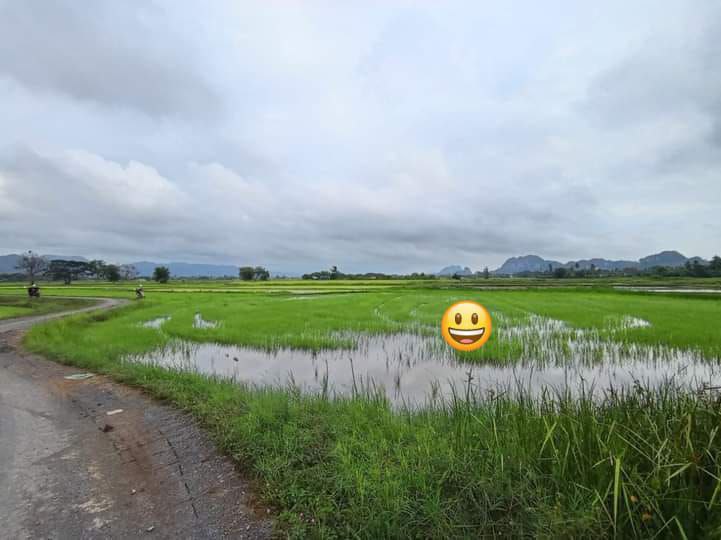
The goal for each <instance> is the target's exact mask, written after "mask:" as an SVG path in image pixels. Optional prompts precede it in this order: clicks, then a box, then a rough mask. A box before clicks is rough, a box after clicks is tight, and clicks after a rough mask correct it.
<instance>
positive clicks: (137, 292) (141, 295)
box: [135, 285, 145, 300]
mask: <svg viewBox="0 0 721 540" xmlns="http://www.w3.org/2000/svg"><path fill="white" fill-rule="evenodd" d="M135 298H137V299H138V300H142V299H143V298H145V292H144V291H143V286H142V285H139V286H138V287H137V288H136V289H135Z"/></svg>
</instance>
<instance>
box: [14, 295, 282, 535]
mask: <svg viewBox="0 0 721 540" xmlns="http://www.w3.org/2000/svg"><path fill="white" fill-rule="evenodd" d="M119 303H120V302H119V301H116V300H103V301H102V302H101V304H100V306H98V307H101V308H106V309H107V308H112V307H114V306H116V305H118V304H119ZM82 311H86V310H82ZM57 316H58V315H57V314H54V315H47V316H43V317H36V318H28V319H25V320H22V321H21V320H14V321H5V322H0V524H2V530H1V531H0V537H2V538H9V539H15V538H52V539H79V538H138V537H140V538H268V537H270V536H271V532H272V524H271V521H270V519H269V516H268V515H267V514H266V511H262V510H258V509H257V508H254V507H253V504H252V500H251V498H250V495H249V487H248V485H247V483H246V482H245V481H244V480H243V479H242V478H241V476H240V475H239V474H238V472H237V471H236V469H235V467H234V466H233V464H232V463H231V462H230V461H229V460H228V459H226V458H224V457H222V456H221V455H219V453H218V452H217V450H216V448H215V447H214V445H213V444H212V442H211V441H210V440H209V438H208V437H207V435H205V434H204V433H203V431H202V430H201V429H199V427H198V426H197V425H196V424H195V423H194V421H193V420H192V419H191V418H190V417H188V416H187V415H186V414H184V413H181V412H178V411H176V410H174V409H173V408H171V407H168V406H166V405H163V404H161V403H159V402H157V401H154V400H153V399H151V398H148V397H147V396H145V395H144V394H143V393H142V392H139V391H137V390H134V389H131V388H127V387H124V386H122V385H118V384H116V383H113V382H112V381H110V380H108V379H106V378H104V377H101V376H93V377H91V378H89V379H86V380H68V379H66V378H65V377H66V376H68V375H72V374H76V373H78V370H77V369H73V368H69V367H65V366H61V365H59V364H56V363H53V362H49V361H47V360H44V359H42V358H39V357H37V356H34V355H30V354H27V353H25V352H23V351H22V350H21V348H20V345H19V343H20V339H21V337H22V333H23V331H24V330H25V329H27V328H28V327H29V326H30V325H32V324H34V323H36V322H38V321H40V320H47V319H50V318H55V317H57ZM119 409H122V412H120V413H116V414H111V415H108V413H110V412H113V411H117V410H119Z"/></svg>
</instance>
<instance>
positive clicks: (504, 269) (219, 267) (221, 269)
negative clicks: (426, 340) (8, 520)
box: [0, 251, 707, 278]
mask: <svg viewBox="0 0 721 540" xmlns="http://www.w3.org/2000/svg"><path fill="white" fill-rule="evenodd" d="M44 257H45V258H46V259H48V260H53V259H65V260H72V261H87V260H88V259H86V258H85V257H80V256H77V255H70V256H68V255H44ZM19 260H20V255H17V254H10V255H0V274H12V273H15V272H17V271H18V270H16V267H17V264H18V262H19ZM687 261H690V262H693V261H699V262H700V263H702V264H706V263H707V261H706V260H704V259H702V258H701V257H690V258H687V257H685V256H684V255H682V254H681V253H679V252H678V251H662V252H660V253H655V254H653V255H649V256H647V257H642V258H641V259H639V260H637V261H627V260H618V261H616V260H609V259H601V258H596V259H581V260H578V261H568V262H566V263H562V262H559V261H554V260H548V259H544V258H542V257H539V256H538V255H524V256H521V257H511V258H510V259H508V260H506V262H504V263H503V264H502V265H501V266H500V267H499V268H498V269H496V270H494V271H493V272H492V273H494V274H497V275H508V274H522V273H524V272H547V271H548V269H549V266H550V268H551V270H555V269H556V268H568V269H582V270H588V269H590V268H591V267H593V268H596V269H598V270H607V271H608V270H611V271H612V270H624V269H626V268H638V269H641V270H646V269H648V268H653V267H654V266H666V267H671V268H674V267H679V266H683V265H685V264H686V262H687ZM130 264H132V265H133V266H135V269H136V270H137V271H138V275H140V276H150V275H152V273H153V270H154V269H155V267H156V266H167V267H168V268H169V269H170V275H171V276H172V277H177V278H194V277H210V278H222V277H237V276H238V267H237V266H233V265H227V264H197V263H186V262H171V263H156V262H151V261H139V262H135V263H130ZM455 274H457V275H459V276H470V275H473V271H472V270H471V269H470V268H469V267H467V266H461V265H450V266H446V267H445V268H443V269H442V270H440V271H439V272H437V273H436V275H438V276H453V275H455ZM272 276H273V277H285V276H286V274H284V273H279V272H274V273H273V274H272Z"/></svg>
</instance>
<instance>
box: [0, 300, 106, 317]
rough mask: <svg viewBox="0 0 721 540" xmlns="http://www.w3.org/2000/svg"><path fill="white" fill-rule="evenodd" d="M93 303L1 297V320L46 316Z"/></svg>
mask: <svg viewBox="0 0 721 540" xmlns="http://www.w3.org/2000/svg"><path fill="white" fill-rule="evenodd" d="M91 303H92V302H89V301H87V300H81V299H76V298H32V299H31V298H28V297H27V295H25V296H0V320H2V319H12V318H15V317H27V316H31V315H45V314H47V313H55V312H58V311H65V310H68V309H77V308H82V307H85V306H88V305H90V304H91Z"/></svg>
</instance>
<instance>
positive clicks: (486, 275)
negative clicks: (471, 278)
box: [483, 266, 491, 279]
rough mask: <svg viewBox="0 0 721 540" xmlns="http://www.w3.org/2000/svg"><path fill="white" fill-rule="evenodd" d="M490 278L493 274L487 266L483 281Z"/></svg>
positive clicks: (484, 270)
mask: <svg viewBox="0 0 721 540" xmlns="http://www.w3.org/2000/svg"><path fill="white" fill-rule="evenodd" d="M490 277H491V273H490V272H489V271H488V267H487V266H486V267H485V268H484V269H483V279H488V278H490Z"/></svg>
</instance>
